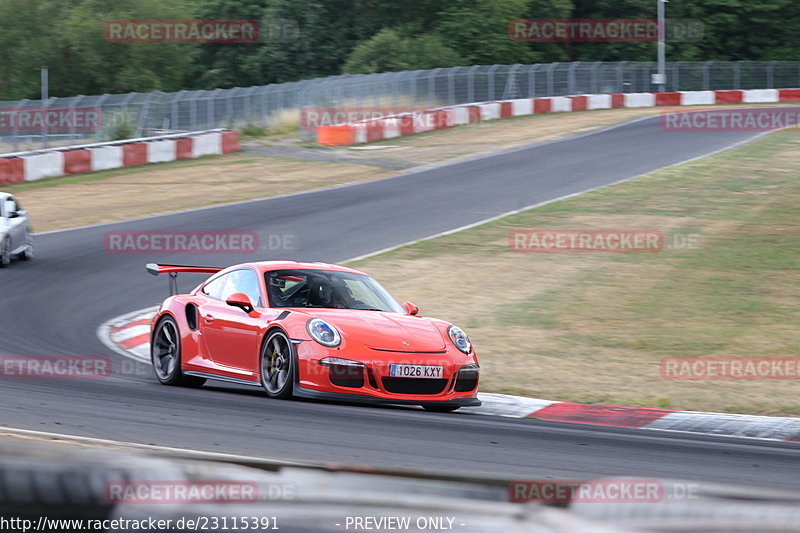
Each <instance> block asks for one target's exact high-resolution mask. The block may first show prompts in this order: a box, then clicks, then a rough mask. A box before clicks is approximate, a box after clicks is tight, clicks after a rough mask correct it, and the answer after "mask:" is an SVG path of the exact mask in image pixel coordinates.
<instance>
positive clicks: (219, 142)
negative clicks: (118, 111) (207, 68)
mask: <svg viewBox="0 0 800 533" xmlns="http://www.w3.org/2000/svg"><path fill="white" fill-rule="evenodd" d="M363 142H366V141H363ZM239 150H240V146H239V133H238V132H236V131H228V130H211V131H206V132H200V133H186V134H173V135H163V136H160V137H146V138H142V139H130V140H126V141H114V142H109V143H98V144H87V145H80V146H66V147H63V148H54V149H51V150H37V151H31V152H18V153H13V154H0V185H4V184H7V183H16V182H19V181H34V180H39V179H42V178H50V177H57V176H64V175H66V174H77V173H80V172H93V171H98V170H109V169H114V168H121V167H128V166H134V165H144V164H147V163H163V162H167V161H175V160H176V159H192V158H196V157H202V156H204V155H217V154H228V153H232V152H238V151H239Z"/></svg>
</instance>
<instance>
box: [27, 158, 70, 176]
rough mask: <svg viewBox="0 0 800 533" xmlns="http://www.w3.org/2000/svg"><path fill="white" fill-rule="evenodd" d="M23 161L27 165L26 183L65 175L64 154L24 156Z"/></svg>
mask: <svg viewBox="0 0 800 533" xmlns="http://www.w3.org/2000/svg"><path fill="white" fill-rule="evenodd" d="M22 161H23V162H24V165H25V167H24V168H25V181H36V180H40V179H42V178H52V177H53V176H63V175H64V174H65V172H64V153H63V152H48V153H43V154H35V155H29V156H23V157H22Z"/></svg>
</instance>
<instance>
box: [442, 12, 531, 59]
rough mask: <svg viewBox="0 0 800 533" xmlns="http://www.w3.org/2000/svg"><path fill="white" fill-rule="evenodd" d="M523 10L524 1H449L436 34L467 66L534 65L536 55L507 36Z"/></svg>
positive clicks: (523, 44) (522, 13)
mask: <svg viewBox="0 0 800 533" xmlns="http://www.w3.org/2000/svg"><path fill="white" fill-rule="evenodd" d="M526 9H527V0H503V1H498V0H451V2H449V3H448V5H447V7H446V8H445V9H444V11H443V12H442V13H441V20H440V22H439V23H438V24H437V25H436V33H437V34H438V35H440V36H441V37H442V39H443V40H444V42H445V43H447V45H448V46H450V47H452V48H453V49H454V50H455V51H456V52H457V53H458V54H459V55H460V56H461V57H462V58H464V60H465V61H466V63H467V64H470V65H472V64H474V65H492V64H511V63H533V62H535V61H536V59H537V57H538V54H537V53H536V52H534V51H533V50H531V48H530V47H529V46H528V45H527V43H522V42H517V41H514V40H512V39H511V37H510V36H509V33H508V24H509V22H510V21H511V20H513V19H516V18H522V17H523V16H524V14H525V12H526Z"/></svg>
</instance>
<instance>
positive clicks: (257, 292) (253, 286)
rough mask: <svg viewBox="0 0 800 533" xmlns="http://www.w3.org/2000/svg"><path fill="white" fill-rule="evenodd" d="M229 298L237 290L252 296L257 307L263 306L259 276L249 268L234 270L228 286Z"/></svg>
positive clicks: (251, 299)
mask: <svg viewBox="0 0 800 533" xmlns="http://www.w3.org/2000/svg"><path fill="white" fill-rule="evenodd" d="M226 290H227V292H228V293H227V294H226V295H225V297H226V298H227V297H228V296H230V295H231V294H233V293H235V292H242V293H244V294H246V295H247V297H248V298H250V301H251V302H252V303H253V305H254V306H256V307H261V305H262V304H261V288H260V287H259V286H258V276H257V275H256V273H255V272H253V271H252V270H250V269H249V268H243V269H242V270H234V271H233V272H231V275H230V281H229V282H228V285H227V286H226Z"/></svg>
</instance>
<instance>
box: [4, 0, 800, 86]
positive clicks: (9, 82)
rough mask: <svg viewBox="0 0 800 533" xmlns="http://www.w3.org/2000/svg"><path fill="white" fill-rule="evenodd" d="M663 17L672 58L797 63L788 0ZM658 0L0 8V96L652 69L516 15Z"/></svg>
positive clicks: (703, 6)
mask: <svg viewBox="0 0 800 533" xmlns="http://www.w3.org/2000/svg"><path fill="white" fill-rule="evenodd" d="M666 13H667V17H668V18H684V19H685V18H691V19H696V20H697V21H699V22H701V23H702V24H703V26H704V36H703V38H702V39H698V40H696V41H694V42H670V43H668V46H667V58H668V60H669V61H705V60H760V61H770V60H795V59H797V52H798V40H797V38H796V36H797V35H798V34H800V2H797V0H673V1H672V2H669V3H668V4H666ZM655 16H656V0H171V1H169V2H164V1H163V0H126V1H125V2H119V1H117V0H68V1H65V0H0V62H2V65H3V68H2V69H0V100H16V99H20V98H31V99H35V98H38V95H39V69H40V68H41V67H42V66H48V67H49V69H50V94H51V95H53V96H73V95H77V94H102V93H122V92H129V91H137V92H145V91H152V90H161V91H174V90H180V89H213V88H218V87H219V88H227V87H236V86H250V85H264V84H268V83H276V82H285V81H295V80H301V79H309V78H314V77H320V76H329V75H335V74H341V73H343V72H347V73H362V72H381V71H387V70H403V69H405V70H411V69H425V68H433V67H440V66H442V67H444V66H455V65H471V64H512V63H532V62H553V61H623V60H627V61H652V60H654V59H655V52H656V45H655V43H652V42H645V43H522V42H517V41H514V40H512V39H511V38H509V35H508V23H509V21H510V20H512V19H515V18H579V19H585V18H655ZM192 18H196V19H250V20H257V21H260V22H261V29H262V32H261V39H260V40H259V42H257V43H249V44H156V43H138V44H118V43H109V42H107V41H106V40H105V39H104V36H103V27H104V23H106V22H108V21H111V20H125V19H150V20H152V19H192Z"/></svg>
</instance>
